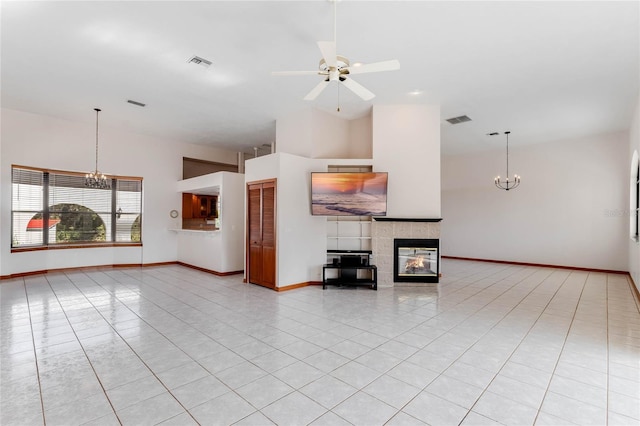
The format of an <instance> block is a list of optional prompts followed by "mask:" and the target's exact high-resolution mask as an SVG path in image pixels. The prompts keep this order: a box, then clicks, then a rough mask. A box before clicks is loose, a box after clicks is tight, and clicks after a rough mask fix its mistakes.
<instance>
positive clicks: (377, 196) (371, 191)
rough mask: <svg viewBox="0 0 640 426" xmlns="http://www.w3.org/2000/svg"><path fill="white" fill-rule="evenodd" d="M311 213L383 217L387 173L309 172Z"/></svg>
mask: <svg viewBox="0 0 640 426" xmlns="http://www.w3.org/2000/svg"><path fill="white" fill-rule="evenodd" d="M311 214H312V215H316V216H386V214H387V173H378V172H376V173H374V172H335V173H334V172H318V173H315V172H314V173H311Z"/></svg>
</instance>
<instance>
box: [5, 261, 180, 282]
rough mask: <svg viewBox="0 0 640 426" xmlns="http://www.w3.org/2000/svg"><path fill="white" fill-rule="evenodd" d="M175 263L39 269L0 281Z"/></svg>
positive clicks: (11, 275)
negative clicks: (58, 273) (49, 274)
mask: <svg viewBox="0 0 640 426" xmlns="http://www.w3.org/2000/svg"><path fill="white" fill-rule="evenodd" d="M175 264H176V262H159V263H147V264H144V265H143V264H140V263H122V264H112V265H96V266H77V267H74V268H54V269H41V270H38V271H28V272H18V273H16V274H10V275H2V276H0V280H9V279H12V278H22V277H29V276H32V275H40V274H48V273H51V272H62V273H64V272H91V271H101V270H104V269H113V268H143V267H148V266H163V265H175Z"/></svg>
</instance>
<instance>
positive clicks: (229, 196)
mask: <svg viewBox="0 0 640 426" xmlns="http://www.w3.org/2000/svg"><path fill="white" fill-rule="evenodd" d="M176 188H177V191H178V192H179V193H180V194H182V193H183V192H193V193H197V194H213V193H215V192H216V191H217V193H218V196H219V198H220V211H219V212H218V213H219V214H218V218H219V222H220V229H219V230H217V231H178V261H180V262H184V263H186V264H188V265H193V266H198V267H200V268H205V269H209V270H212V271H215V272H223V273H224V272H236V271H242V270H243V269H244V174H240V173H231V172H217V173H211V174H208V175H203V176H197V177H194V178H191V179H185V180H182V181H180V182H178V184H177V185H176ZM181 216H182V215H181ZM177 220H180V221H181V219H177ZM176 228H177V229H180V228H181V224H180V223H178V224H177V226H176Z"/></svg>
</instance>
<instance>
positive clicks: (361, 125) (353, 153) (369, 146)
mask: <svg viewBox="0 0 640 426" xmlns="http://www.w3.org/2000/svg"><path fill="white" fill-rule="evenodd" d="M348 144H349V151H348V154H347V155H346V156H345V157H344V158H373V152H372V151H373V129H372V121H371V114H369V115H367V116H365V117H362V118H357V119H354V120H351V121H350V122H349V142H348Z"/></svg>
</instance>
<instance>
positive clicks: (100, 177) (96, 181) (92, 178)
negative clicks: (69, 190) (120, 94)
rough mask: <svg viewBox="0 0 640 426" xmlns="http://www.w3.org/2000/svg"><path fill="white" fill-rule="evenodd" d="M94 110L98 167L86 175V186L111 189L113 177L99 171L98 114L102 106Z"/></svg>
mask: <svg viewBox="0 0 640 426" xmlns="http://www.w3.org/2000/svg"><path fill="white" fill-rule="evenodd" d="M93 110H94V111H95V112H96V169H95V171H93V172H91V173H87V174H86V175H84V186H86V187H87V188H94V189H109V188H111V179H109V178H107V177H106V176H105V175H104V173H100V172H99V171H98V114H99V113H100V111H101V110H100V108H94V109H93Z"/></svg>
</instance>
